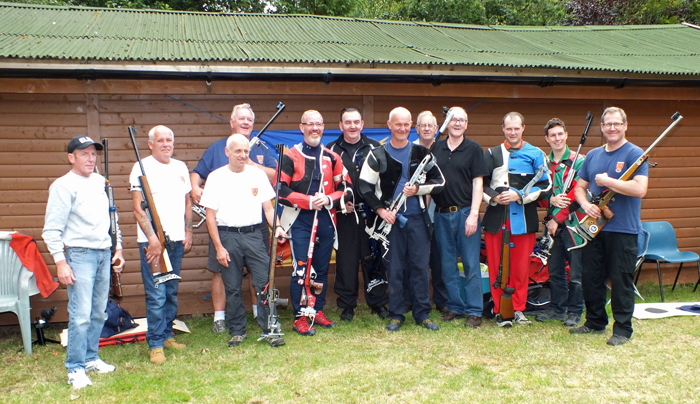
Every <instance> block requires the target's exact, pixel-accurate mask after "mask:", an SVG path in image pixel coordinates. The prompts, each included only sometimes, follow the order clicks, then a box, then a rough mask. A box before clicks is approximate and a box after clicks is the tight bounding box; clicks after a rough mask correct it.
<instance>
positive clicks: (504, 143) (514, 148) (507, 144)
mask: <svg viewBox="0 0 700 404" xmlns="http://www.w3.org/2000/svg"><path fill="white" fill-rule="evenodd" d="M524 144H525V141H524V140H522V139H520V144H519V145H518V146H515V147H513V146H511V145H510V143H508V140H504V141H503V145H504V146H505V147H506V150H508V151H511V150H520V149H522V148H523V145H524Z"/></svg>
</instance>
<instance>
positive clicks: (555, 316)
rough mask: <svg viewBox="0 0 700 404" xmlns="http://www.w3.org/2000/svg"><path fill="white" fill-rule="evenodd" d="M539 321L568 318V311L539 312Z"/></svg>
mask: <svg viewBox="0 0 700 404" xmlns="http://www.w3.org/2000/svg"><path fill="white" fill-rule="evenodd" d="M535 320H537V321H549V320H562V321H563V320H566V313H557V312H554V311H545V312H544V313H539V314H537V315H536V316H535Z"/></svg>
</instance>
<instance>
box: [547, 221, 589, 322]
mask: <svg viewBox="0 0 700 404" xmlns="http://www.w3.org/2000/svg"><path fill="white" fill-rule="evenodd" d="M560 227H561V226H560ZM553 240H554V243H553V244H552V249H551V250H550V253H551V256H550V257H549V261H548V262H547V264H549V267H548V270H549V287H550V289H551V291H552V310H553V311H554V312H556V313H558V314H566V312H567V310H568V312H569V314H578V315H579V316H580V315H581V314H582V313H583V289H582V287H581V268H582V266H583V255H582V253H583V249H576V250H571V251H567V250H566V249H567V248H569V247H572V246H573V245H574V241H573V240H572V238H571V234H570V233H569V231H568V229H566V228H564V229H561V230H560V231H559V233H558V234H557V235H556V236H554V237H553ZM567 261H568V262H569V271H570V277H571V283H567V281H566V262H567Z"/></svg>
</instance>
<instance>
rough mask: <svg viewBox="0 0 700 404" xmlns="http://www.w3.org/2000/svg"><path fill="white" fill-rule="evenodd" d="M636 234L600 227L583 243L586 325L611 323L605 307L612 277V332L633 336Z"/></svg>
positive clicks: (598, 325)
mask: <svg viewBox="0 0 700 404" xmlns="http://www.w3.org/2000/svg"><path fill="white" fill-rule="evenodd" d="M637 251H638V247H637V235H636V234H627V233H614V232H606V231H601V232H600V233H599V234H598V236H597V237H596V238H594V239H593V240H592V241H589V242H588V244H587V245H586V246H585V247H583V274H582V278H583V298H584V300H585V302H586V323H585V325H586V327H588V328H592V329H594V330H602V329H604V328H605V327H606V326H607V325H608V313H607V312H606V311H605V304H606V298H607V289H606V287H605V282H606V280H607V278H610V280H611V281H612V293H611V304H612V313H613V319H614V320H615V323H614V324H613V334H617V335H621V336H623V337H627V338H629V337H631V336H632V313H633V312H634V279H633V278H634V267H635V263H636V259H637Z"/></svg>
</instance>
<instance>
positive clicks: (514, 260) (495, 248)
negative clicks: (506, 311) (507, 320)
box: [484, 221, 536, 313]
mask: <svg viewBox="0 0 700 404" xmlns="http://www.w3.org/2000/svg"><path fill="white" fill-rule="evenodd" d="M506 225H507V226H510V221H508V223H507V224H506ZM484 236H485V240H484V241H485V242H486V260H487V262H488V265H489V283H490V285H491V296H492V297H493V303H494V309H493V312H494V313H499V312H500V311H499V310H500V302H501V295H502V294H503V291H502V290H501V289H496V288H494V287H493V283H494V282H495V281H496V278H497V277H498V267H499V265H500V263H501V242H502V240H503V231H502V230H501V231H499V232H498V234H491V233H489V232H485V233H484ZM535 241H536V240H535V234H534V233H533V234H521V235H519V236H513V235H511V236H510V242H511V243H512V247H511V248H510V277H509V278H508V281H507V282H506V286H512V287H513V288H515V293H513V309H514V310H519V311H523V310H525V303H526V302H527V286H528V273H529V271H530V254H532V249H533V248H535Z"/></svg>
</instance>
